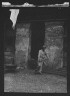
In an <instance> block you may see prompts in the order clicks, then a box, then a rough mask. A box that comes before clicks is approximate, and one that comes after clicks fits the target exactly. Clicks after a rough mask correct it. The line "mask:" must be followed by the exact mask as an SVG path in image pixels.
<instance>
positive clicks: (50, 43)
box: [45, 22, 64, 68]
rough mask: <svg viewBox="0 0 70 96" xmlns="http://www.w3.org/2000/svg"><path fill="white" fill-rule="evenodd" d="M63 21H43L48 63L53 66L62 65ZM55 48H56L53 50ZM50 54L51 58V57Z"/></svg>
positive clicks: (58, 66)
mask: <svg viewBox="0 0 70 96" xmlns="http://www.w3.org/2000/svg"><path fill="white" fill-rule="evenodd" d="M63 32H64V28H63V23H60V22H49V23H45V46H46V47H47V49H48V51H49V52H48V53H47V54H48V56H49V58H48V62H47V63H48V65H49V66H52V67H54V68H60V67H62V66H63V64H62V63H63ZM55 49H57V50H55ZM52 55H54V56H53V59H52Z"/></svg>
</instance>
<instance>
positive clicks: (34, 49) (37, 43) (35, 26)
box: [31, 21, 45, 60]
mask: <svg viewBox="0 0 70 96" xmlns="http://www.w3.org/2000/svg"><path fill="white" fill-rule="evenodd" d="M44 39H45V24H44V22H43V21H34V22H32V23H31V58H33V59H35V60H37V58H38V51H39V49H41V47H42V46H43V45H44Z"/></svg>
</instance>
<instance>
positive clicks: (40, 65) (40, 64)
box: [38, 62, 43, 73]
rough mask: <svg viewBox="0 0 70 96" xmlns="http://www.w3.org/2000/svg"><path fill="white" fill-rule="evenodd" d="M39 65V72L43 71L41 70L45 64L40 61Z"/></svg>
mask: <svg viewBox="0 0 70 96" xmlns="http://www.w3.org/2000/svg"><path fill="white" fill-rule="evenodd" d="M38 65H39V67H40V68H39V72H40V73H41V72H42V65H43V62H39V63H38Z"/></svg>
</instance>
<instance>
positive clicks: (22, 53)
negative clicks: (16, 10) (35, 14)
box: [15, 24, 30, 67]
mask: <svg viewBox="0 0 70 96" xmlns="http://www.w3.org/2000/svg"><path fill="white" fill-rule="evenodd" d="M29 27H30V24H18V25H17V26H16V44H15V48H16V51H15V63H16V64H17V66H18V67H24V66H26V64H27V61H28V51H29Z"/></svg>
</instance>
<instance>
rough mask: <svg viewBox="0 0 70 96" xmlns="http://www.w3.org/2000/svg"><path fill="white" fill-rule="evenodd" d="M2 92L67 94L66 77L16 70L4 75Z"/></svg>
mask: <svg viewBox="0 0 70 96" xmlns="http://www.w3.org/2000/svg"><path fill="white" fill-rule="evenodd" d="M4 92H29V93H67V79H66V77H63V76H59V75H53V74H45V73H43V74H42V75H39V74H34V71H30V70H18V71H17V72H15V73H14V72H13V73H5V74H4Z"/></svg>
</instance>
